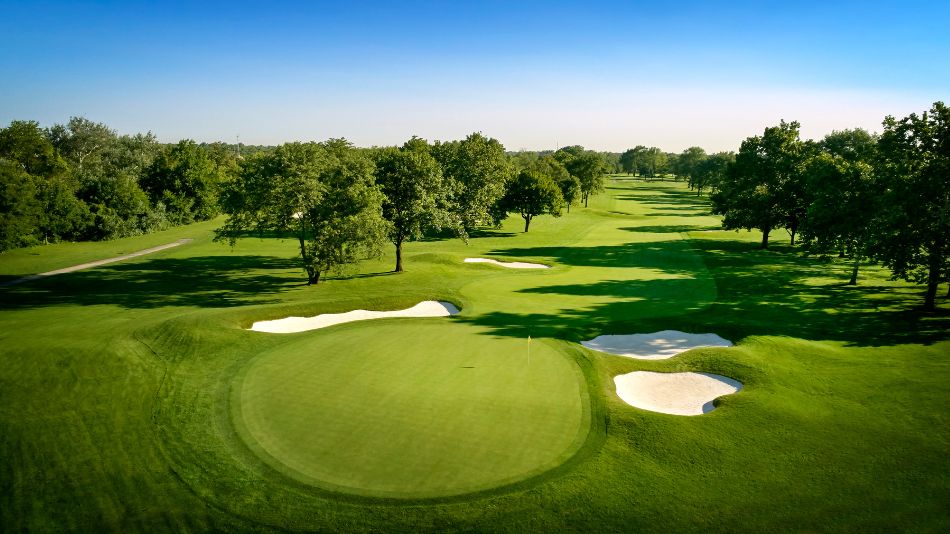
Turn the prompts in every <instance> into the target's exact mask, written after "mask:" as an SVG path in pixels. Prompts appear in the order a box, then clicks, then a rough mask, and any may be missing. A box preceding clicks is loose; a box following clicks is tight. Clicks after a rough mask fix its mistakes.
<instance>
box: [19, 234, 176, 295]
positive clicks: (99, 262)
mask: <svg viewBox="0 0 950 534" xmlns="http://www.w3.org/2000/svg"><path fill="white" fill-rule="evenodd" d="M191 241H192V240H191V239H187V238H186V239H179V240H178V241H174V242H172V243H165V244H164V245H159V246H157V247H152V248H147V249H144V250H139V251H136V252H132V253H129V254H124V255H122V256H116V257H114V258H107V259H104V260H96V261H90V262H88V263H80V264H79V265H73V266H71V267H65V268H63V269H56V270H55V271H47V272H45V273H40V274H31V275H30V276H24V277H23V278H17V279H15V280H10V281H9V282H4V283H2V284H0V287H4V286H12V285H15V284H22V283H23V282H30V281H33V280H39V279H41V278H46V277H47V276H53V275H57V274H65V273H71V272H74V271H80V270H82V269H91V268H92V267H99V266H100V265H108V264H110V263H115V262H117V261H124V260H128V259H131V258H137V257H139V256H144V255H146V254H151V253H153V252H159V251H161V250H165V249H169V248H172V247H177V246H178V245H184V244H185V243H190V242H191Z"/></svg>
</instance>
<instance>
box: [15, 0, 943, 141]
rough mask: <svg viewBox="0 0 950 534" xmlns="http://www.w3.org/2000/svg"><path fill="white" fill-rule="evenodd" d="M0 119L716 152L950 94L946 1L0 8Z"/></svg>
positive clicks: (179, 132) (291, 136) (862, 120)
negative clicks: (762, 135) (771, 128)
mask: <svg viewBox="0 0 950 534" xmlns="http://www.w3.org/2000/svg"><path fill="white" fill-rule="evenodd" d="M0 10H2V13H3V14H4V16H3V17H2V20H0V71H2V72H3V73H4V74H3V76H2V77H0V123H3V124H6V123H8V122H9V121H10V120H13V119H32V120H37V121H39V122H40V123H41V124H43V125H44V126H46V125H51V124H53V123H56V122H65V121H66V120H67V119H68V118H69V117H70V116H71V115H82V116H85V117H87V118H89V119H92V120H95V121H101V122H105V123H107V124H109V125H110V126H112V127H113V128H116V129H117V130H119V131H120V132H122V133H132V132H138V131H148V130H151V131H153V132H154V133H155V134H156V135H158V137H159V138H160V139H161V140H163V141H173V140H178V139H181V138H193V139H196V140H199V141H213V140H225V141H234V140H235V139H236V138H237V136H240V140H241V141H242V142H246V143H266V144H277V143H280V142H284V141H291V140H323V139H326V138H329V137H346V138H348V139H350V140H351V141H353V142H354V143H356V144H358V145H362V146H369V145H385V144H396V143H401V142H402V141H404V140H405V139H407V138H409V137H410V136H411V135H420V136H422V137H426V138H428V139H430V140H431V139H457V138H461V137H463V136H465V135H467V134H468V133H471V132H473V131H482V132H484V133H485V134H487V135H490V136H493V137H496V138H498V139H499V140H501V141H502V142H503V143H504V144H505V146H506V147H507V148H509V149H513V150H516V149H519V148H527V149H541V148H554V147H555V146H558V145H567V144H582V145H584V146H587V147H589V148H595V149H602V150H618V151H619V150H623V149H625V148H628V147H631V146H634V145H637V144H645V145H655V146H659V147H661V148H663V149H665V150H669V151H680V150H682V149H683V148H685V147H687V146H691V145H699V146H703V147H704V148H706V149H707V150H711V151H712V150H729V149H736V148H737V147H738V145H739V143H740V142H741V140H742V139H743V138H744V137H746V136H748V135H753V134H756V133H759V132H761V130H762V129H763V128H764V127H765V126H767V125H770V124H774V123H776V122H778V120H780V119H786V120H799V121H800V122H801V123H802V132H803V135H804V136H805V137H819V136H822V135H824V134H825V133H827V132H829V131H831V130H832V129H843V128H850V127H858V126H860V127H864V128H868V129H871V130H875V129H879V125H880V122H881V120H882V119H883V118H884V116H885V115H887V114H892V115H897V116H904V115H906V114H908V113H911V112H914V111H922V110H924V109H926V108H928V107H929V106H930V104H931V103H932V102H934V101H936V100H945V101H946V100H948V96H950V31H948V27H950V2H912V1H911V2H886V3H885V2H881V3H876V2H806V1H803V2H728V3H727V2H689V1H683V2H676V3H665V2H596V1H588V2H556V1H549V2H537V3H533V2H471V3H463V2H448V1H447V2H411V1H410V2H358V1H354V2H333V3H329V2H326V3H324V2H299V3H298V2H267V3H264V2H259V3H242V2H227V3H215V2H183V3H174V2H130V1H122V2H6V1H3V0H0Z"/></svg>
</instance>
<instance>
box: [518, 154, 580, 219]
mask: <svg viewBox="0 0 950 534" xmlns="http://www.w3.org/2000/svg"><path fill="white" fill-rule="evenodd" d="M522 170H533V171H537V172H539V173H541V174H544V175H547V176H549V177H550V178H551V179H552V180H554V183H556V184H557V186H558V188H559V189H560V190H561V197H562V198H563V199H564V205H565V206H566V207H567V212H568V213H570V212H571V205H572V204H574V202H576V201H577V199H578V198H579V197H580V194H581V183H580V181H579V180H578V179H577V177H576V176H573V175H572V174H571V173H570V172H568V171H567V168H565V167H564V165H563V164H562V163H561V162H560V161H558V160H557V158H555V157H554V156H553V155H550V154H548V155H545V156H541V157H540V158H538V159H536V160H535V161H534V162H533V163H532V164H531V165H529V166H528V167H526V168H525V169H522Z"/></svg>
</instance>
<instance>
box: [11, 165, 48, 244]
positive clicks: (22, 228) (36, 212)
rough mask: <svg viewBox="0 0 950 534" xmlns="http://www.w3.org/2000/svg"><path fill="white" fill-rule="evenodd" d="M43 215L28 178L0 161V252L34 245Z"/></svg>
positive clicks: (22, 171)
mask: <svg viewBox="0 0 950 534" xmlns="http://www.w3.org/2000/svg"><path fill="white" fill-rule="evenodd" d="M43 215H44V214H43V210H42V205H41V204H40V203H39V202H38V201H37V199H36V188H35V186H34V185H33V180H31V179H30V175H29V174H27V173H26V171H24V170H23V169H22V167H21V166H20V165H17V164H16V163H14V162H12V161H9V160H6V159H0V251H3V250H7V249H11V248H16V247H21V246H24V245H29V244H32V243H34V242H35V239H36V237H35V234H36V228H37V226H39V223H40V220H41V218H42V217H43Z"/></svg>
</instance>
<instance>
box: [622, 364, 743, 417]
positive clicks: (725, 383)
mask: <svg viewBox="0 0 950 534" xmlns="http://www.w3.org/2000/svg"><path fill="white" fill-rule="evenodd" d="M614 384H616V386H617V396H619V397H620V398H621V399H623V401H624V402H626V403H627V404H629V405H631V406H635V407H637V408H642V409H644V410H650V411H652V412H661V413H668V414H673V415H702V414H704V413H707V412H711V411H712V410H713V409H714V407H713V400H715V399H716V398H717V397H721V396H723V395H729V394H732V393H735V392H737V391H739V390H740V389H742V383H741V382H738V381H736V380H733V379H731V378H727V377H725V376H719V375H714V374H709V373H652V372H649V371H635V372H633V373H628V374H625V375H619V376H615V377H614Z"/></svg>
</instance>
